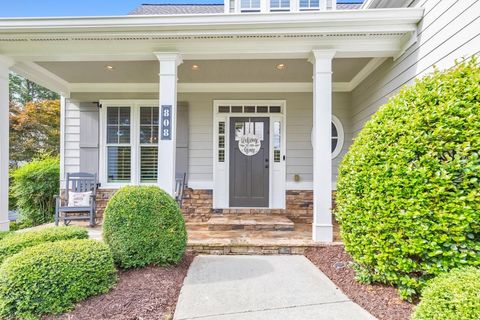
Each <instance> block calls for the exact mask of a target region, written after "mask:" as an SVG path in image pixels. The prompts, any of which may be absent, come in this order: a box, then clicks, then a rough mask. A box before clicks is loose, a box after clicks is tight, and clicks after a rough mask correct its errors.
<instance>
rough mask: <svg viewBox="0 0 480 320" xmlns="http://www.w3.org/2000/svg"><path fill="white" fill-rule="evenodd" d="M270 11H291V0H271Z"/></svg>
mask: <svg viewBox="0 0 480 320" xmlns="http://www.w3.org/2000/svg"><path fill="white" fill-rule="evenodd" d="M270 11H290V0H270Z"/></svg>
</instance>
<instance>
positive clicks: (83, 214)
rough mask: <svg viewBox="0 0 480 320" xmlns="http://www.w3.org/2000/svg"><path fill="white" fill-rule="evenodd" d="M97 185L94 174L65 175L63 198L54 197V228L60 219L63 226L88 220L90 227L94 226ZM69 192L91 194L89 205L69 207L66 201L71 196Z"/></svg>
mask: <svg viewBox="0 0 480 320" xmlns="http://www.w3.org/2000/svg"><path fill="white" fill-rule="evenodd" d="M97 183H98V182H97V175H96V174H92V173H86V172H77V173H67V187H66V190H65V197H61V196H55V225H56V226H58V223H59V221H60V219H63V223H64V224H65V225H69V224H70V222H71V221H73V220H88V221H89V224H90V226H91V227H93V226H94V225H95V210H96V196H97ZM71 192H91V193H92V194H91V195H90V201H89V205H88V206H69V201H68V200H69V197H70V196H71V195H72V194H71ZM62 213H63V215H62ZM61 215H62V216H61Z"/></svg>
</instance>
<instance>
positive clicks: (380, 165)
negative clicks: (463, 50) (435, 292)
mask: <svg viewBox="0 0 480 320" xmlns="http://www.w3.org/2000/svg"><path fill="white" fill-rule="evenodd" d="M479 103H480V68H479V66H478V65H477V60H476V59H471V60H470V61H467V62H462V63H459V64H457V65H456V66H455V67H454V68H452V69H449V70H447V71H444V72H440V71H435V72H434V73H433V74H431V75H429V76H426V77H424V78H423V79H421V80H418V81H416V83H415V84H414V85H412V86H409V87H405V88H404V89H402V90H401V91H400V92H399V93H398V94H397V95H396V96H394V97H393V98H391V99H390V100H389V101H388V102H387V104H386V105H384V106H383V107H381V108H380V110H379V111H378V112H377V113H376V114H375V115H373V117H372V118H371V120H370V121H368V122H367V123H366V125H365V127H364V128H363V130H362V131H361V132H360V133H359V135H358V137H357V138H356V139H355V141H354V143H353V145H352V146H351V148H350V150H349V152H348V153H347V155H346V156H345V158H344V159H343V161H342V163H341V166H340V169H339V171H340V172H339V178H338V183H337V210H336V215H337V218H338V220H339V221H340V224H341V234H342V238H343V241H344V243H345V246H346V249H347V251H348V252H349V253H350V254H351V256H352V257H353V259H354V260H355V261H356V263H357V276H358V278H359V279H361V280H363V281H366V282H372V281H378V282H382V283H387V284H394V285H397V286H398V287H399V288H400V293H401V295H402V296H403V297H404V298H408V297H411V296H412V295H415V294H417V293H418V292H419V290H420V289H421V288H422V287H423V286H424V284H425V282H426V281H427V280H428V279H430V278H432V277H434V276H435V275H437V274H439V273H442V272H445V271H448V270H450V269H452V268H456V267H459V266H467V265H480V223H479V222H480V201H479V199H480V104H479Z"/></svg>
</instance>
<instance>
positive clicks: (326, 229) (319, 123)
mask: <svg viewBox="0 0 480 320" xmlns="http://www.w3.org/2000/svg"><path fill="white" fill-rule="evenodd" d="M334 55H335V52H334V51H331V50H313V51H312V57H311V60H310V61H311V62H312V63H313V226H312V227H313V230H312V237H313V240H314V241H319V242H332V241H333V226H332V212H331V207H332V157H331V153H332V150H331V148H332V147H331V144H332V129H331V127H332V124H331V123H332V59H333V57H334Z"/></svg>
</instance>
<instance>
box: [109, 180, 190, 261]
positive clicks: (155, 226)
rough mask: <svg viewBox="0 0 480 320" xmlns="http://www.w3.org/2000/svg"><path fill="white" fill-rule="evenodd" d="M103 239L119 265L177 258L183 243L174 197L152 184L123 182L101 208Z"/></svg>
mask: <svg viewBox="0 0 480 320" xmlns="http://www.w3.org/2000/svg"><path fill="white" fill-rule="evenodd" d="M103 239H104V240H105V242H106V243H107V244H108V245H109V246H110V249H111V250H112V253H113V257H114V259H115V262H116V263H117V265H118V266H120V267H122V268H133V267H143V266H145V265H148V264H155V265H167V264H173V263H177V262H179V261H180V260H181V259H182V257H183V254H184V252H185V248H186V245H187V232H186V229H185V221H184V219H183V215H182V213H181V211H180V209H179V208H178V206H177V203H176V202H175V200H174V199H173V198H172V197H171V196H170V195H168V194H167V193H166V192H165V191H163V190H162V189H160V188H158V187H154V186H127V187H123V188H121V189H120V190H119V191H117V192H116V193H115V195H114V196H113V197H112V198H111V199H110V201H109V202H108V204H107V207H106V208H105V213H104V221H103Z"/></svg>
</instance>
